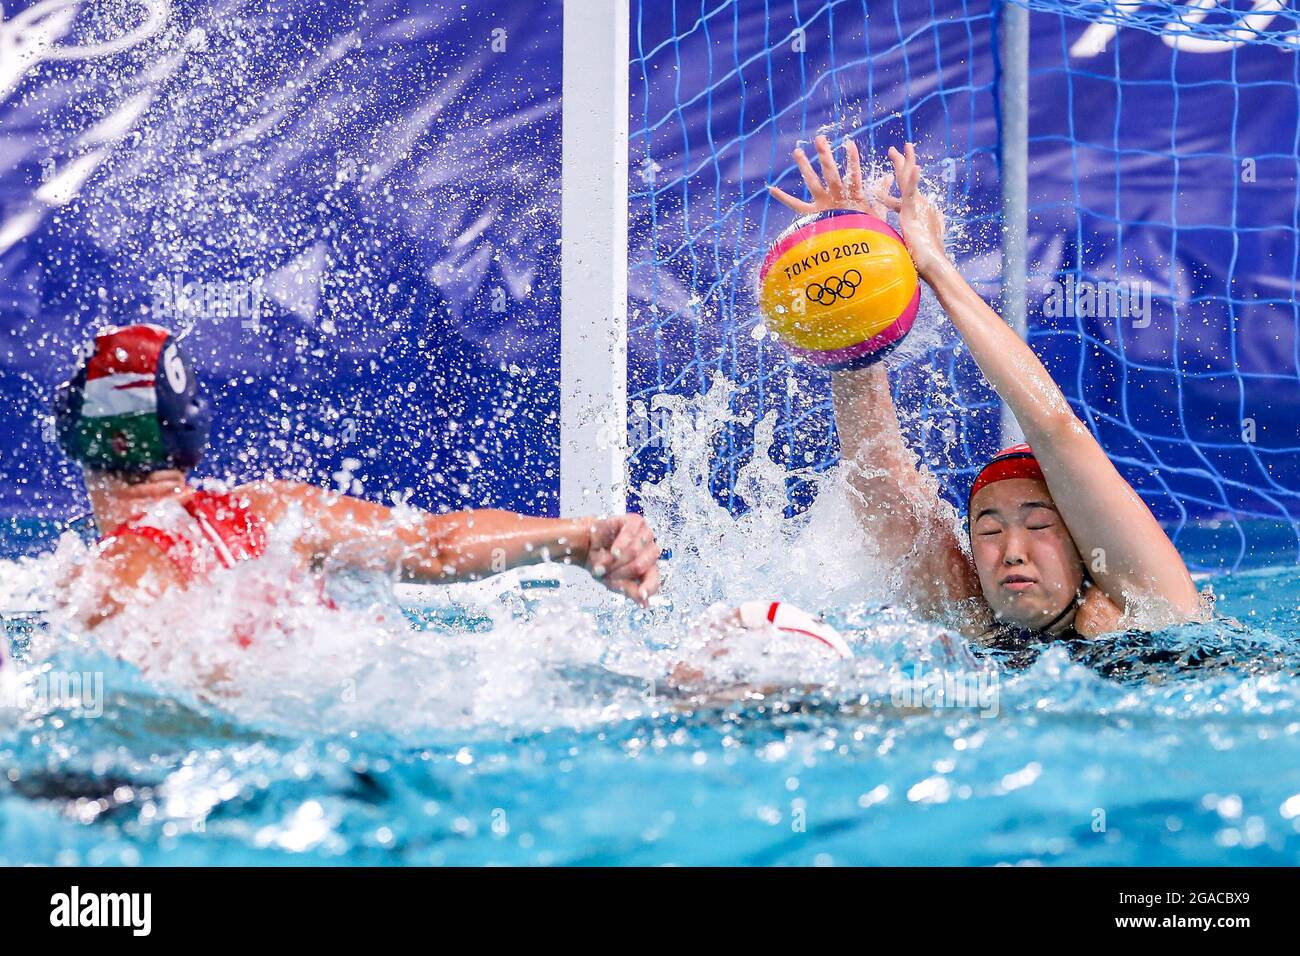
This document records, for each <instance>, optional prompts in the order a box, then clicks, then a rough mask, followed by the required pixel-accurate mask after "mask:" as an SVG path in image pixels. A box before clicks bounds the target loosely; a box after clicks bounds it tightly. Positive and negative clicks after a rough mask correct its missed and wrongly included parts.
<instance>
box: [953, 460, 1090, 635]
mask: <svg viewBox="0 0 1300 956" xmlns="http://www.w3.org/2000/svg"><path fill="white" fill-rule="evenodd" d="M970 513H971V553H972V555H973V556H974V558H975V570H976V571H977V572H978V573H979V579H980V588H981V589H982V590H983V591H984V599H985V600H986V601H988V602H989V606H990V607H991V608H992V609H993V613H994V615H995V616H996V617H997V619H998V620H999V621H1004V622H1006V623H1007V624H1014V625H1016V626H1017V627H1025V628H1031V629H1032V628H1040V627H1044V626H1046V625H1047V624H1048V623H1050V622H1051V621H1052V619H1053V618H1055V617H1056V616H1057V615H1058V614H1060V613H1061V611H1062V610H1063V609H1064V608H1065V607H1066V605H1067V604H1068V603H1069V602H1070V601H1071V600H1073V598H1074V596H1075V594H1076V593H1077V591H1078V589H1079V586H1080V585H1081V584H1082V583H1083V574H1084V567H1083V561H1082V559H1081V558H1080V557H1079V550H1078V548H1076V547H1075V545H1074V540H1073V539H1072V538H1071V537H1070V532H1069V531H1068V530H1066V527H1065V522H1064V521H1062V520H1061V516H1060V514H1058V513H1057V511H1056V506H1055V505H1054V504H1053V503H1052V496H1051V495H1050V494H1048V491H1047V485H1045V484H1044V483H1043V482H1042V481H1039V480H1038V479H1036V478H1008V479H1005V480H1003V481H995V482H994V483H993V484H991V485H986V486H985V487H984V488H981V489H980V490H979V492H978V493H977V494H976V495H975V498H974V500H973V501H971V506H970Z"/></svg>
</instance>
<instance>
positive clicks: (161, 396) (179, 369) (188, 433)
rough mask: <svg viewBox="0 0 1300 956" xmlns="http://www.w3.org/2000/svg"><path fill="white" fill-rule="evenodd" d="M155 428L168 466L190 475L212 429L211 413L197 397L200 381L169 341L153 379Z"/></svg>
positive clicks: (206, 405)
mask: <svg viewBox="0 0 1300 956" xmlns="http://www.w3.org/2000/svg"><path fill="white" fill-rule="evenodd" d="M154 388H155V391H156V393H157V396H158V427H159V430H160V431H161V432H162V440H163V446H164V448H165V449H166V451H167V459H168V461H167V464H168V465H170V466H171V467H173V468H179V469H181V470H182V471H189V470H190V469H191V468H193V467H194V466H196V465H197V464H198V463H199V461H200V459H202V457H203V450H204V449H205V448H206V447H207V444H208V432H209V431H210V429H211V427H212V410H211V407H210V406H209V405H208V401H207V399H205V398H204V397H203V396H202V395H200V394H199V380H198V377H197V376H196V375H195V374H194V369H193V368H192V367H191V366H190V363H189V360H188V359H186V357H185V354H184V353H183V352H182V351H181V348H180V345H179V344H178V343H177V342H176V340H175V339H173V338H171V337H168V338H167V340H166V342H165V343H164V345H163V349H162V352H161V354H160V355H159V359H158V368H157V370H156V372H155V375H154Z"/></svg>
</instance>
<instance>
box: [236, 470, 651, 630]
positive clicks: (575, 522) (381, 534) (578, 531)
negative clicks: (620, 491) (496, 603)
mask: <svg viewBox="0 0 1300 956" xmlns="http://www.w3.org/2000/svg"><path fill="white" fill-rule="evenodd" d="M238 493H239V494H241V495H243V496H245V497H247V498H249V499H250V502H251V504H252V506H253V508H254V510H255V511H257V512H258V513H259V514H261V515H263V517H265V518H266V519H267V520H268V521H270V522H272V523H274V522H276V521H278V520H281V519H283V518H284V517H286V516H287V515H288V513H289V511H290V509H291V508H292V507H294V506H297V507H298V508H300V509H301V511H302V514H303V516H304V518H305V519H306V525H307V527H305V528H304V529H303V537H302V539H301V543H300V546H299V547H300V551H301V552H302V554H303V556H304V557H306V558H308V559H309V560H313V561H316V562H322V561H325V560H333V561H341V562H344V563H347V564H352V565H356V566H360V567H372V568H383V569H394V568H395V569H397V570H398V572H399V573H400V574H401V576H402V578H403V580H406V581H410V582H418V583H451V582H455V581H473V580H478V579H480V578H484V577H488V576H490V575H493V574H498V573H500V572H502V571H506V570H509V569H510V568H516V567H520V566H523V565H528V564H537V563H540V562H542V561H548V560H549V561H559V562H565V563H572V564H575V565H577V566H578V567H581V568H585V569H586V570H588V571H589V572H590V573H591V574H592V576H593V577H595V578H596V579H597V580H599V581H600V582H601V583H602V584H604V585H605V586H606V587H608V588H609V589H610V590H612V591H617V592H619V593H620V594H624V595H626V596H627V597H629V598H631V599H632V600H634V601H636V602H637V603H638V604H642V605H644V604H646V603H647V601H648V600H649V599H650V598H651V597H652V596H653V595H654V594H655V593H656V592H657V591H658V590H659V570H658V559H659V546H658V544H656V542H655V538H654V534H653V533H652V532H651V531H650V528H649V527H648V526H647V525H646V523H645V520H644V519H643V518H642V517H641V516H640V515H616V516H613V517H608V518H573V519H561V518H538V517H530V516H527V515H521V514H516V513H514V512H511V511H500V510H496V509H490V508H483V509H478V510H474V511H455V512H450V513H447V514H430V513H428V512H423V511H419V510H417V509H414V508H408V509H400V510H399V509H394V508H388V507H386V506H384V505H380V504H375V503H374V502H370V501H364V500H362V499H360V498H353V497H351V496H349V495H341V494H335V493H331V492H329V491H326V490H324V489H321V488H317V487H316V486H314V485H308V484H303V483H300V482H293V481H269V482H258V483H255V484H250V485H244V486H242V487H240V488H239V489H238Z"/></svg>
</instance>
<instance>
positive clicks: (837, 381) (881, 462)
mask: <svg viewBox="0 0 1300 956" xmlns="http://www.w3.org/2000/svg"><path fill="white" fill-rule="evenodd" d="M816 146H817V158H818V164H819V165H820V166H821V171H822V175H821V176H818V175H817V173H816V172H815V171H814V170H813V167H812V164H811V163H810V162H809V160H808V157H807V156H806V155H804V152H803V150H802V149H796V150H795V151H794V160H795V163H796V165H798V167H799V170H800V172H801V173H802V174H803V179H804V182H805V183H806V184H807V186H808V191H809V194H810V195H811V197H812V201H811V202H805V201H804V200H801V199H798V198H796V197H794V196H791V195H790V194H789V193H787V192H784V191H783V190H781V189H778V188H777V187H775V186H769V187H768V190H769V192H770V193H771V194H772V196H773V197H774V198H775V199H777V200H778V201H779V202H781V203H783V204H784V205H786V206H788V207H789V208H790V209H792V210H794V211H795V212H797V213H799V214H801V215H807V214H809V213H815V212H822V211H824V210H828V209H857V210H860V211H862V212H867V213H871V214H872V215H874V216H876V217H877V218H880V219H884V218H885V216H886V215H887V211H886V209H885V207H884V206H883V205H882V204H881V203H880V201H879V199H878V198H877V196H876V193H877V192H878V191H880V190H879V189H872V190H869V189H868V188H867V186H866V185H865V184H864V182H863V177H862V163H861V160H860V157H859V154H858V149H857V146H856V145H855V144H854V143H853V141H852V140H848V141H847V142H846V144H845V152H846V154H847V158H846V163H845V170H844V174H843V175H841V174H840V171H839V168H838V166H837V165H836V163H835V158H834V156H833V154H832V153H831V147H830V143H829V141H828V140H827V139H826V137H825V136H818V137H817V140H816ZM878 185H879V184H878ZM831 392H832V395H833V397H834V405H835V427H836V430H837V431H838V432H839V438H840V457H841V460H842V461H843V462H844V467H846V468H848V469H849V480H850V484H851V486H852V488H853V490H854V492H855V497H854V510H855V512H856V514H857V517H858V520H859V522H860V523H861V525H862V527H863V528H864V529H865V530H866V532H867V534H868V535H869V536H870V538H871V540H872V541H873V542H875V544H876V547H877V549H878V555H879V557H880V559H881V560H882V561H883V562H884V563H885V564H887V565H888V566H890V567H893V568H897V569H899V570H900V572H901V574H900V581H901V583H902V586H903V592H904V593H903V596H904V597H905V598H906V599H908V600H910V601H911V602H912V603H913V604H915V605H917V606H918V608H919V609H921V610H922V611H924V612H926V613H928V614H935V613H938V614H943V613H946V612H947V611H949V610H950V609H951V605H952V604H953V603H954V602H957V601H961V600H964V599H966V598H969V597H972V596H974V595H976V594H978V593H979V583H978V580H977V578H976V577H975V574H974V570H973V568H972V566H971V563H970V560H969V558H968V557H967V555H966V553H965V550H964V548H963V547H962V542H961V539H960V536H959V534H958V530H957V524H958V523H957V520H956V514H955V512H954V511H953V509H952V507H951V506H950V505H948V504H947V503H946V502H945V501H943V499H942V498H941V497H940V495H939V488H938V484H937V482H936V481H935V480H934V479H933V477H932V476H930V475H928V474H926V473H924V472H922V471H920V470H919V469H918V467H917V458H916V455H914V454H913V453H912V451H911V449H910V448H908V447H907V443H906V442H905V441H904V440H903V435H902V431H901V429H900V428H899V423H898V412H897V409H896V408H895V407H894V401H893V398H892V396H891V395H890V390H889V377H888V375H887V374H886V371H885V367H884V365H881V364H877V365H873V366H871V367H869V368H865V369H858V370H851V371H839V372H832V373H831Z"/></svg>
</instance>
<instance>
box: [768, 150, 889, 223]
mask: <svg viewBox="0 0 1300 956" xmlns="http://www.w3.org/2000/svg"><path fill="white" fill-rule="evenodd" d="M815 143H816V145H817V165H818V166H820V167H821V171H822V174H821V176H818V175H817V173H816V172H815V171H814V170H813V167H812V163H811V162H809V161H808V156H807V155H806V154H805V153H804V151H803V150H802V149H798V148H796V149H795V151H794V153H793V155H794V161H795V165H797V166H798V167H799V172H801V173H802V174H803V181H804V182H805V183H806V184H807V185H808V194H809V195H810V196H812V202H805V201H804V200H802V199H799V198H797V197H795V196H791V195H790V194H789V193H788V192H786V191H785V190H784V189H781V188H780V187H777V186H768V187H767V191H768V192H769V193H770V194H771V195H772V198H773V199H775V200H777V201H778V202H780V203H781V204H782V205H785V206H788V207H789V208H790V209H793V210H794V211H795V212H797V213H798V214H799V215H801V216H807V215H809V214H811V213H815V212H825V211H826V210H828V209H857V210H858V211H860V212H869V213H871V214H872V215H873V216H877V217H879V218H881V219H883V218H884V217H885V207H883V206H882V205H881V204H880V201H879V199H878V198H877V197H876V196H875V195H874V192H873V191H872V190H868V189H867V188H866V186H865V185H864V184H863V181H862V159H861V157H860V156H859V155H858V147H857V144H856V143H854V142H853V140H851V139H846V140H845V141H844V151H845V154H846V155H845V161H844V175H843V176H841V175H840V170H839V167H838V166H837V165H836V163H835V156H834V154H833V153H832V152H831V144H830V140H828V139H827V138H826V137H825V136H818V137H817V138H816V140H815ZM823 180H824V181H823Z"/></svg>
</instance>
